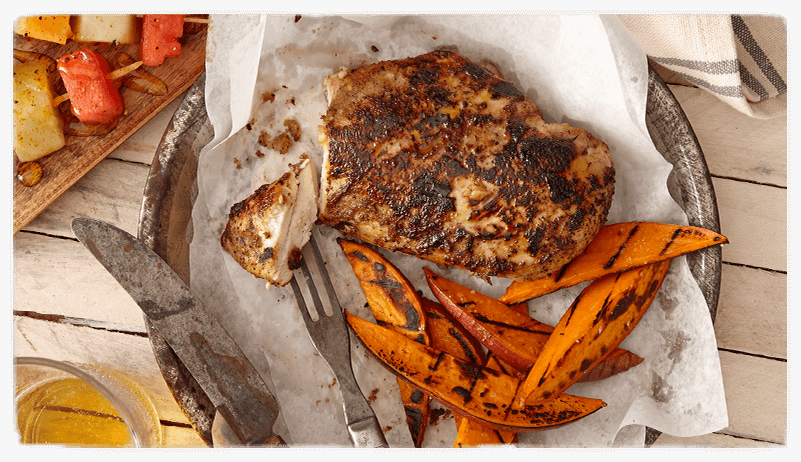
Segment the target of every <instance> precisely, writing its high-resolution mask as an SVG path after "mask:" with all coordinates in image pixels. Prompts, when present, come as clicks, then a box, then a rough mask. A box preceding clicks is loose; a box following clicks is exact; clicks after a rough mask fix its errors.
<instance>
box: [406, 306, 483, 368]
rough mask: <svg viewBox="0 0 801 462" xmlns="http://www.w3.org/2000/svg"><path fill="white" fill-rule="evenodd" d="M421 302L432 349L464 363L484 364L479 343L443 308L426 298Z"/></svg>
mask: <svg viewBox="0 0 801 462" xmlns="http://www.w3.org/2000/svg"><path fill="white" fill-rule="evenodd" d="M421 300H422V301H423V313H425V316H426V327H428V332H429V335H430V337H431V347H432V348H434V349H435V350H440V351H444V352H446V353H448V354H449V355H453V356H454V357H456V358H459V359H463V360H465V361H470V362H474V363H476V364H486V362H487V355H486V354H485V353H484V348H483V347H482V346H481V343H479V341H478V340H476V338H475V337H473V336H472V335H471V334H470V332H468V331H467V329H465V328H464V326H462V325H461V324H459V322H458V321H456V319H454V317H453V315H452V314H450V312H448V310H446V309H445V307H444V306H442V305H441V304H440V303H438V302H435V301H434V300H431V299H429V298H426V297H422V298H421Z"/></svg>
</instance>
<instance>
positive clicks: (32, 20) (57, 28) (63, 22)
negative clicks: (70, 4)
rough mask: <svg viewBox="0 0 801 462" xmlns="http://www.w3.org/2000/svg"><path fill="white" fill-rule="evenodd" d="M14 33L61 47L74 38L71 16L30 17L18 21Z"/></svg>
mask: <svg viewBox="0 0 801 462" xmlns="http://www.w3.org/2000/svg"><path fill="white" fill-rule="evenodd" d="M14 32H16V33H17V34H19V35H22V36H25V37H33V38H36V39H40V40H47V41H48V42H55V43H59V44H61V45H64V44H65V43H67V40H68V39H69V38H70V37H72V28H71V27H70V16H69V15H63V16H29V17H24V18H19V19H17V22H16V23H15V24H14Z"/></svg>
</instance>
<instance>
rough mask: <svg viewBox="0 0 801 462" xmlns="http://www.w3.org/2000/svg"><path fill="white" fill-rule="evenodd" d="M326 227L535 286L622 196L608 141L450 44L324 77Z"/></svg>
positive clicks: (574, 251) (322, 208)
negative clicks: (557, 118) (545, 113)
mask: <svg viewBox="0 0 801 462" xmlns="http://www.w3.org/2000/svg"><path fill="white" fill-rule="evenodd" d="M325 86H326V92H327V97H328V100H329V107H328V110H327V112H326V114H325V115H324V116H323V123H324V124H323V125H322V126H321V127H320V131H321V136H320V142H321V144H322V146H323V151H324V159H323V172H322V179H321V189H320V214H319V219H320V221H321V222H322V223H325V224H327V225H329V226H332V227H334V228H336V229H338V230H340V231H342V232H344V233H346V234H348V235H351V236H354V237H356V238H359V239H361V240H363V241H365V242H367V243H370V244H374V245H376V246H379V247H382V248H385V249H388V250H391V251H397V252H402V253H405V254H409V255H414V256H417V257H419V258H422V259H425V260H428V261H431V262H434V263H439V264H445V265H451V266H455V267H458V268H462V269H466V270H468V271H470V272H472V273H473V274H475V275H477V276H479V277H483V278H487V277H489V276H499V277H506V278H510V279H514V280H518V281H526V280H532V279H537V278H541V277H544V276H546V275H548V274H550V273H552V272H554V271H558V270H559V269H560V268H561V267H562V266H564V265H565V264H566V263H568V262H569V261H570V260H572V259H573V258H574V257H575V256H576V255H578V254H579V253H581V252H582V250H583V249H584V248H585V247H586V246H587V244H588V243H589V242H590V241H591V240H592V238H593V237H594V236H595V234H596V233H597V232H598V230H599V229H600V228H601V226H602V225H603V224H604V223H605V221H606V217H607V212H608V210H609V207H610V205H611V202H612V196H613V193H614V168H613V165H612V158H611V156H610V154H609V149H608V147H607V146H606V144H604V143H603V142H601V141H600V140H598V139H596V138H594V137H593V136H592V135H591V134H590V133H588V132H587V131H585V130H582V129H579V128H576V127H572V126H569V125H567V124H553V123H546V122H545V121H544V120H543V118H542V114H541V112H540V111H539V109H538V108H537V107H536V105H535V104H534V102H533V101H531V99H529V98H528V97H527V96H526V95H525V94H523V93H522V92H521V91H520V90H519V89H517V88H516V87H515V86H514V85H512V84H511V83H509V82H507V81H504V80H502V79H501V78H499V77H498V76H496V75H495V74H493V73H492V72H490V71H488V70H487V69H485V68H484V67H482V66H480V65H478V64H475V63H473V62H471V61H470V60H468V59H465V58H464V57H462V56H460V55H458V54H456V53H453V52H447V51H434V52H431V53H428V54H425V55H422V56H418V57H414V58H408V59H401V60H395V61H384V62H379V63H376V64H371V65H366V66H364V67H360V68H356V69H350V70H344V69H343V70H342V71H341V72H339V73H337V74H334V75H332V76H329V77H328V78H327V79H326V81H325Z"/></svg>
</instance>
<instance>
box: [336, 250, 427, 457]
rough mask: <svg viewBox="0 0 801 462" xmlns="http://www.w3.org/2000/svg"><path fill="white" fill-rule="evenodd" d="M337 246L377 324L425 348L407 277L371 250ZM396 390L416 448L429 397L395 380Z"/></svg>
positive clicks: (416, 301)
mask: <svg viewBox="0 0 801 462" xmlns="http://www.w3.org/2000/svg"><path fill="white" fill-rule="evenodd" d="M338 242H339V246H340V247H342V250H343V251H344V252H345V256H346V257H347V258H348V261H349V262H350V265H351V267H352V268H353V272H354V273H355V274H356V278H357V279H358V280H359V285H360V286H361V288H362V291H363V292H364V295H365V297H366V298H367V304H368V305H370V309H371V310H372V312H373V317H375V319H376V322H378V323H379V324H381V325H384V326H387V327H388V328H390V329H392V330H394V331H396V332H398V333H400V334H403V335H405V336H406V337H407V338H409V339H411V340H414V341H416V342H420V343H422V344H424V345H428V344H429V336H428V333H427V332H426V317H425V314H424V313H423V305H422V301H421V299H420V297H419V296H418V294H417V292H415V290H414V287H412V284H411V283H410V282H409V280H408V279H407V278H406V276H404V275H403V273H401V272H400V271H399V270H398V268H396V267H395V266H394V265H393V264H392V263H390V262H389V261H388V260H387V259H385V258H384V257H383V256H382V255H381V254H380V253H378V252H376V251H375V250H373V249H371V248H370V247H368V246H366V245H363V244H360V243H358V242H354V241H349V240H346V239H339V241H338ZM398 387H399V388H400V394H401V401H402V402H403V408H404V410H405V412H406V423H407V425H408V427H409V432H410V433H411V435H412V441H413V442H414V445H415V447H418V448H419V447H421V446H422V444H423V438H424V437H425V432H426V426H427V425H428V418H429V415H430V408H429V397H428V396H427V395H426V394H424V393H423V392H421V391H420V390H419V389H418V388H416V387H414V386H412V385H410V384H409V383H408V382H406V381H404V380H401V379H398Z"/></svg>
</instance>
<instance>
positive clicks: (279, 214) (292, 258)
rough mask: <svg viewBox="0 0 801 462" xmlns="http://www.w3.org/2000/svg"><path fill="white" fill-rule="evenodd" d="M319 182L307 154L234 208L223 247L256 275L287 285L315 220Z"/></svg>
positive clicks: (296, 266)
mask: <svg viewBox="0 0 801 462" xmlns="http://www.w3.org/2000/svg"><path fill="white" fill-rule="evenodd" d="M318 179H319V178H318V176H317V169H316V167H315V165H314V162H312V161H311V159H309V158H308V157H306V156H305V155H304V157H303V159H301V161H300V162H298V163H297V164H294V165H290V168H289V171H288V172H286V173H285V174H284V175H283V176H282V177H281V178H279V179H278V180H277V181H275V182H273V183H270V184H265V185H263V186H261V187H259V189H257V190H256V191H255V192H254V193H253V194H252V195H251V196H249V197H248V198H246V199H245V200H243V201H241V202H238V203H236V204H234V205H233V206H232V207H231V211H230V213H229V215H228V223H227V225H226V227H225V231H224V232H223V234H222V236H221V237H220V244H221V245H222V247H223V248H224V249H225V250H226V251H227V252H228V253H229V254H231V256H232V257H233V258H234V260H236V262H237V263H239V265H240V266H241V267H242V268H244V269H245V270H247V271H248V272H250V273H251V274H253V275H254V276H257V277H260V278H263V279H266V280H267V281H268V282H269V283H270V284H272V285H276V286H279V287H283V286H285V285H286V284H287V283H289V281H290V280H291V279H292V271H293V270H295V269H297V268H298V267H299V265H300V259H301V253H300V252H301V249H302V248H303V246H304V245H305V244H306V243H307V242H308V241H309V237H310V236H311V229H312V227H313V226H314V223H315V222H316V221H317V198H318Z"/></svg>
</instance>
